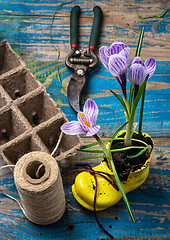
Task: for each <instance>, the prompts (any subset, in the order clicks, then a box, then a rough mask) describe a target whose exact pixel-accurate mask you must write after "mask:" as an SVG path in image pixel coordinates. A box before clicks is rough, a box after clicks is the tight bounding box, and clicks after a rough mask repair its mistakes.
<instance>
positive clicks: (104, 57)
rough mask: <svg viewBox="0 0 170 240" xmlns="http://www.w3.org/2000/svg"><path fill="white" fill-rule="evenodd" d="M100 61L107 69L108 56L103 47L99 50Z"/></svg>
mask: <svg viewBox="0 0 170 240" xmlns="http://www.w3.org/2000/svg"><path fill="white" fill-rule="evenodd" d="M99 54H100V59H101V61H102V63H103V65H104V66H105V67H106V68H108V62H109V56H108V53H107V48H106V47H105V46H103V47H101V48H100V49H99Z"/></svg>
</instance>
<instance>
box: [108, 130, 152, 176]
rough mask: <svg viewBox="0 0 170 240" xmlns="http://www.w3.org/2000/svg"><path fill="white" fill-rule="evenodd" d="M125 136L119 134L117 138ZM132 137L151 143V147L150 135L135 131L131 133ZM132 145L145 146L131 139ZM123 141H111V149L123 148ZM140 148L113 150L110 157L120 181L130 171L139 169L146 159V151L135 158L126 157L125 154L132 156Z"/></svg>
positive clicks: (147, 154) (147, 155)
mask: <svg viewBox="0 0 170 240" xmlns="http://www.w3.org/2000/svg"><path fill="white" fill-rule="evenodd" d="M124 136H125V133H123V134H122V135H120V136H119V138H122V137H124ZM132 138H134V139H139V140H142V141H144V142H146V143H147V144H148V145H151V148H153V142H152V139H151V138H150V137H144V136H143V135H138V134H137V133H134V134H133V137H132ZM132 145H133V146H145V145H144V144H142V143H139V142H137V141H132ZM124 147H125V145H124V142H123V141H122V140H120V141H119V140H115V141H113V143H112V145H111V149H118V148H124ZM140 151H141V149H129V150H126V151H120V152H113V153H112V158H113V162H114V164H115V168H116V171H117V173H118V175H119V178H120V180H121V181H126V180H127V178H128V176H129V173H130V171H132V172H134V171H136V170H137V169H140V168H141V167H142V166H143V165H144V163H145V162H146V160H147V159H148V157H149V153H148V152H147V151H146V152H145V153H143V154H142V155H140V156H139V157H137V158H128V157H127V156H132V155H135V154H137V153H138V152H140Z"/></svg>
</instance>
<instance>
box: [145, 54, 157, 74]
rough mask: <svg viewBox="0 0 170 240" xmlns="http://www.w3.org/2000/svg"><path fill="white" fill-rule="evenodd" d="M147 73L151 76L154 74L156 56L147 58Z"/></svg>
mask: <svg viewBox="0 0 170 240" xmlns="http://www.w3.org/2000/svg"><path fill="white" fill-rule="evenodd" d="M145 68H146V74H147V75H148V74H149V78H150V77H151V76H152V75H153V73H154V72H155V69H156V61H155V59H154V58H147V59H146V61H145Z"/></svg>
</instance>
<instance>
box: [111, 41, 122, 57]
mask: <svg viewBox="0 0 170 240" xmlns="http://www.w3.org/2000/svg"><path fill="white" fill-rule="evenodd" d="M126 47H127V45H126V44H124V43H122V42H114V43H113V44H112V45H111V46H110V47H109V48H108V55H109V56H111V55H113V54H115V53H120V51H122V50H123V49H124V48H126Z"/></svg>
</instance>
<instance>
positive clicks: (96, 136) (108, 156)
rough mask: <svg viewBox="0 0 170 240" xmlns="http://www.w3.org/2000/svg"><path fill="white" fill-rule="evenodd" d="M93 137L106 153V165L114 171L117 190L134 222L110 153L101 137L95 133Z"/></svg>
mask: <svg viewBox="0 0 170 240" xmlns="http://www.w3.org/2000/svg"><path fill="white" fill-rule="evenodd" d="M94 137H95V138H96V140H97V141H98V143H99V146H100V147H101V148H102V149H103V152H104V153H105V155H106V158H107V161H108V165H109V167H111V169H112V171H113V173H114V177H115V180H116V183H117V185H118V187H119V190H120V191H121V193H122V196H123V200H124V201H125V203H126V206H127V209H128V212H129V214H130V216H131V219H132V220H133V222H134V223H135V219H134V216H133V213H132V211H131V208H130V205H129V202H128V199H127V197H126V194H125V192H124V189H123V187H122V184H121V181H120V179H119V176H118V174H117V171H116V168H115V165H114V162H113V159H112V154H111V152H110V150H109V149H107V148H106V146H105V145H104V143H103V142H102V140H101V138H100V137H99V135H98V134H95V135H94Z"/></svg>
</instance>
